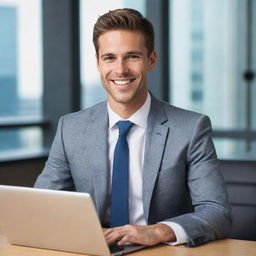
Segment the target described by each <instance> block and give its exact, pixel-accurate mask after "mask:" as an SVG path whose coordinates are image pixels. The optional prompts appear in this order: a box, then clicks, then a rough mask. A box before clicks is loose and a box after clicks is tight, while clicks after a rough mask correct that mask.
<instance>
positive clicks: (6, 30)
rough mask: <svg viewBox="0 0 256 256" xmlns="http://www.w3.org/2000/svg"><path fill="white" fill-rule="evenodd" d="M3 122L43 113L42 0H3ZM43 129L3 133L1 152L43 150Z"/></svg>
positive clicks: (0, 88)
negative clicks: (35, 148) (40, 148)
mask: <svg viewBox="0 0 256 256" xmlns="http://www.w3.org/2000/svg"><path fill="white" fill-rule="evenodd" d="M0 24H1V25H0V123H1V124H5V123H7V124H8V123H10V122H13V121H15V122H18V121H19V120H20V121H21V122H22V120H30V119H31V118H40V117H41V114H42V109H41V104H42V101H41V99H42V35H41V30H42V29H41V27H42V25H41V1H40V0H22V1H20V0H0ZM41 137H42V134H41V130H40V129H39V128H26V129H25V128H22V129H17V128H15V129H12V130H8V131H7V130H4V129H1V130H0V152H1V153H3V152H4V151H6V150H17V149H28V148H34V147H39V146H40V145H41V140H42V138H41Z"/></svg>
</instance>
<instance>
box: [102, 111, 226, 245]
mask: <svg viewBox="0 0 256 256" xmlns="http://www.w3.org/2000/svg"><path fill="white" fill-rule="evenodd" d="M211 131H212V130H211V124H210V120H209V118H208V117H206V116H201V117H200V118H199V119H198V121H197V123H196V125H195V127H194V131H193V133H192V135H191V138H190V142H189V147H188V152H187V163H186V165H187V182H188V187H189V190H190V195H191V199H192V205H193V207H194V211H193V212H191V213H186V214H181V215H179V216H176V217H174V218H170V219H166V220H163V221H166V222H174V223H177V224H179V225H180V226H181V227H183V229H184V230H185V232H186V234H187V236H188V243H187V245H188V246H196V245H200V244H203V243H205V242H207V241H211V240H215V239H218V238H225V237H227V236H228V234H229V232H230V230H231V211H230V206H229V201H228V196H227V192H226V186H225V182H224V179H223V177H222V175H221V173H220V170H219V161H218V160H217V157H216V153H215V149H214V145H213V142H212V138H211ZM159 207H161V206H159ZM125 227H126V226H125ZM167 227H168V226H167V225H165V226H155V225H149V226H140V227H139V228H138V226H131V225H128V227H126V228H122V227H121V228H116V229H110V231H108V232H109V233H105V234H106V239H107V241H108V242H113V239H116V241H118V239H120V238H121V239H122V238H124V237H126V238H124V240H125V241H129V242H133V241H137V243H138V241H140V243H143V244H147V245H153V244H156V243H158V242H172V241H175V239H176V237H175V235H174V236H173V234H174V232H173V230H172V229H171V228H170V227H168V229H167ZM134 229H135V230H136V231H134ZM163 230H164V231H167V230H169V235H170V234H172V235H170V236H169V235H168V231H167V232H164V231H163ZM147 231H150V232H152V233H153V234H154V235H153V236H152V237H153V239H151V238H152V237H150V234H149V232H147ZM127 233H128V234H129V235H128V236H127ZM162 234H165V235H166V236H162ZM110 235H111V236H110ZM128 238H129V239H128ZM127 239H128V240H127ZM142 240H143V241H142ZM121 241H122V240H121ZM148 241H150V242H148Z"/></svg>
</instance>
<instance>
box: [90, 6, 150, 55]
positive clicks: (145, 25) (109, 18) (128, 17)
mask: <svg viewBox="0 0 256 256" xmlns="http://www.w3.org/2000/svg"><path fill="white" fill-rule="evenodd" d="M110 30H131V31H139V32H141V33H142V34H143V35H144V38H145V47H146V48H147V52H148V56H149V55H150V54H151V53H152V51H153V50H154V28H153V25H152V24H151V22H150V21H149V20H147V19H146V18H144V17H143V16H142V14H141V13H140V12H138V11H136V10H134V9H130V8H123V9H116V10H113V11H109V12H107V13H105V14H104V15H102V16H100V17H99V18H98V20H97V22H96V23H95V25H94V29H93V43H94V47H95V50H96V54H97V56H98V51H99V43H98V39H99V37H100V36H101V35H102V34H103V33H105V32H107V31H110Z"/></svg>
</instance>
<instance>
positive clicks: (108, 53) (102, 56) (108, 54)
mask: <svg viewBox="0 0 256 256" xmlns="http://www.w3.org/2000/svg"><path fill="white" fill-rule="evenodd" d="M113 55H114V54H113V53H111V52H107V53H104V54H101V55H100V58H104V57H107V56H113Z"/></svg>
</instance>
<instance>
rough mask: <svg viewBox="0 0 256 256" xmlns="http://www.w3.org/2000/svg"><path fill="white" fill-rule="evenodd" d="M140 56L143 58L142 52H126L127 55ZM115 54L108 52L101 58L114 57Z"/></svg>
mask: <svg viewBox="0 0 256 256" xmlns="http://www.w3.org/2000/svg"><path fill="white" fill-rule="evenodd" d="M133 54H134V55H140V56H142V55H143V53H142V52H140V51H129V52H126V53H125V55H133ZM114 55H115V54H114V53H111V52H107V53H104V54H101V55H100V58H104V57H108V56H114Z"/></svg>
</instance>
